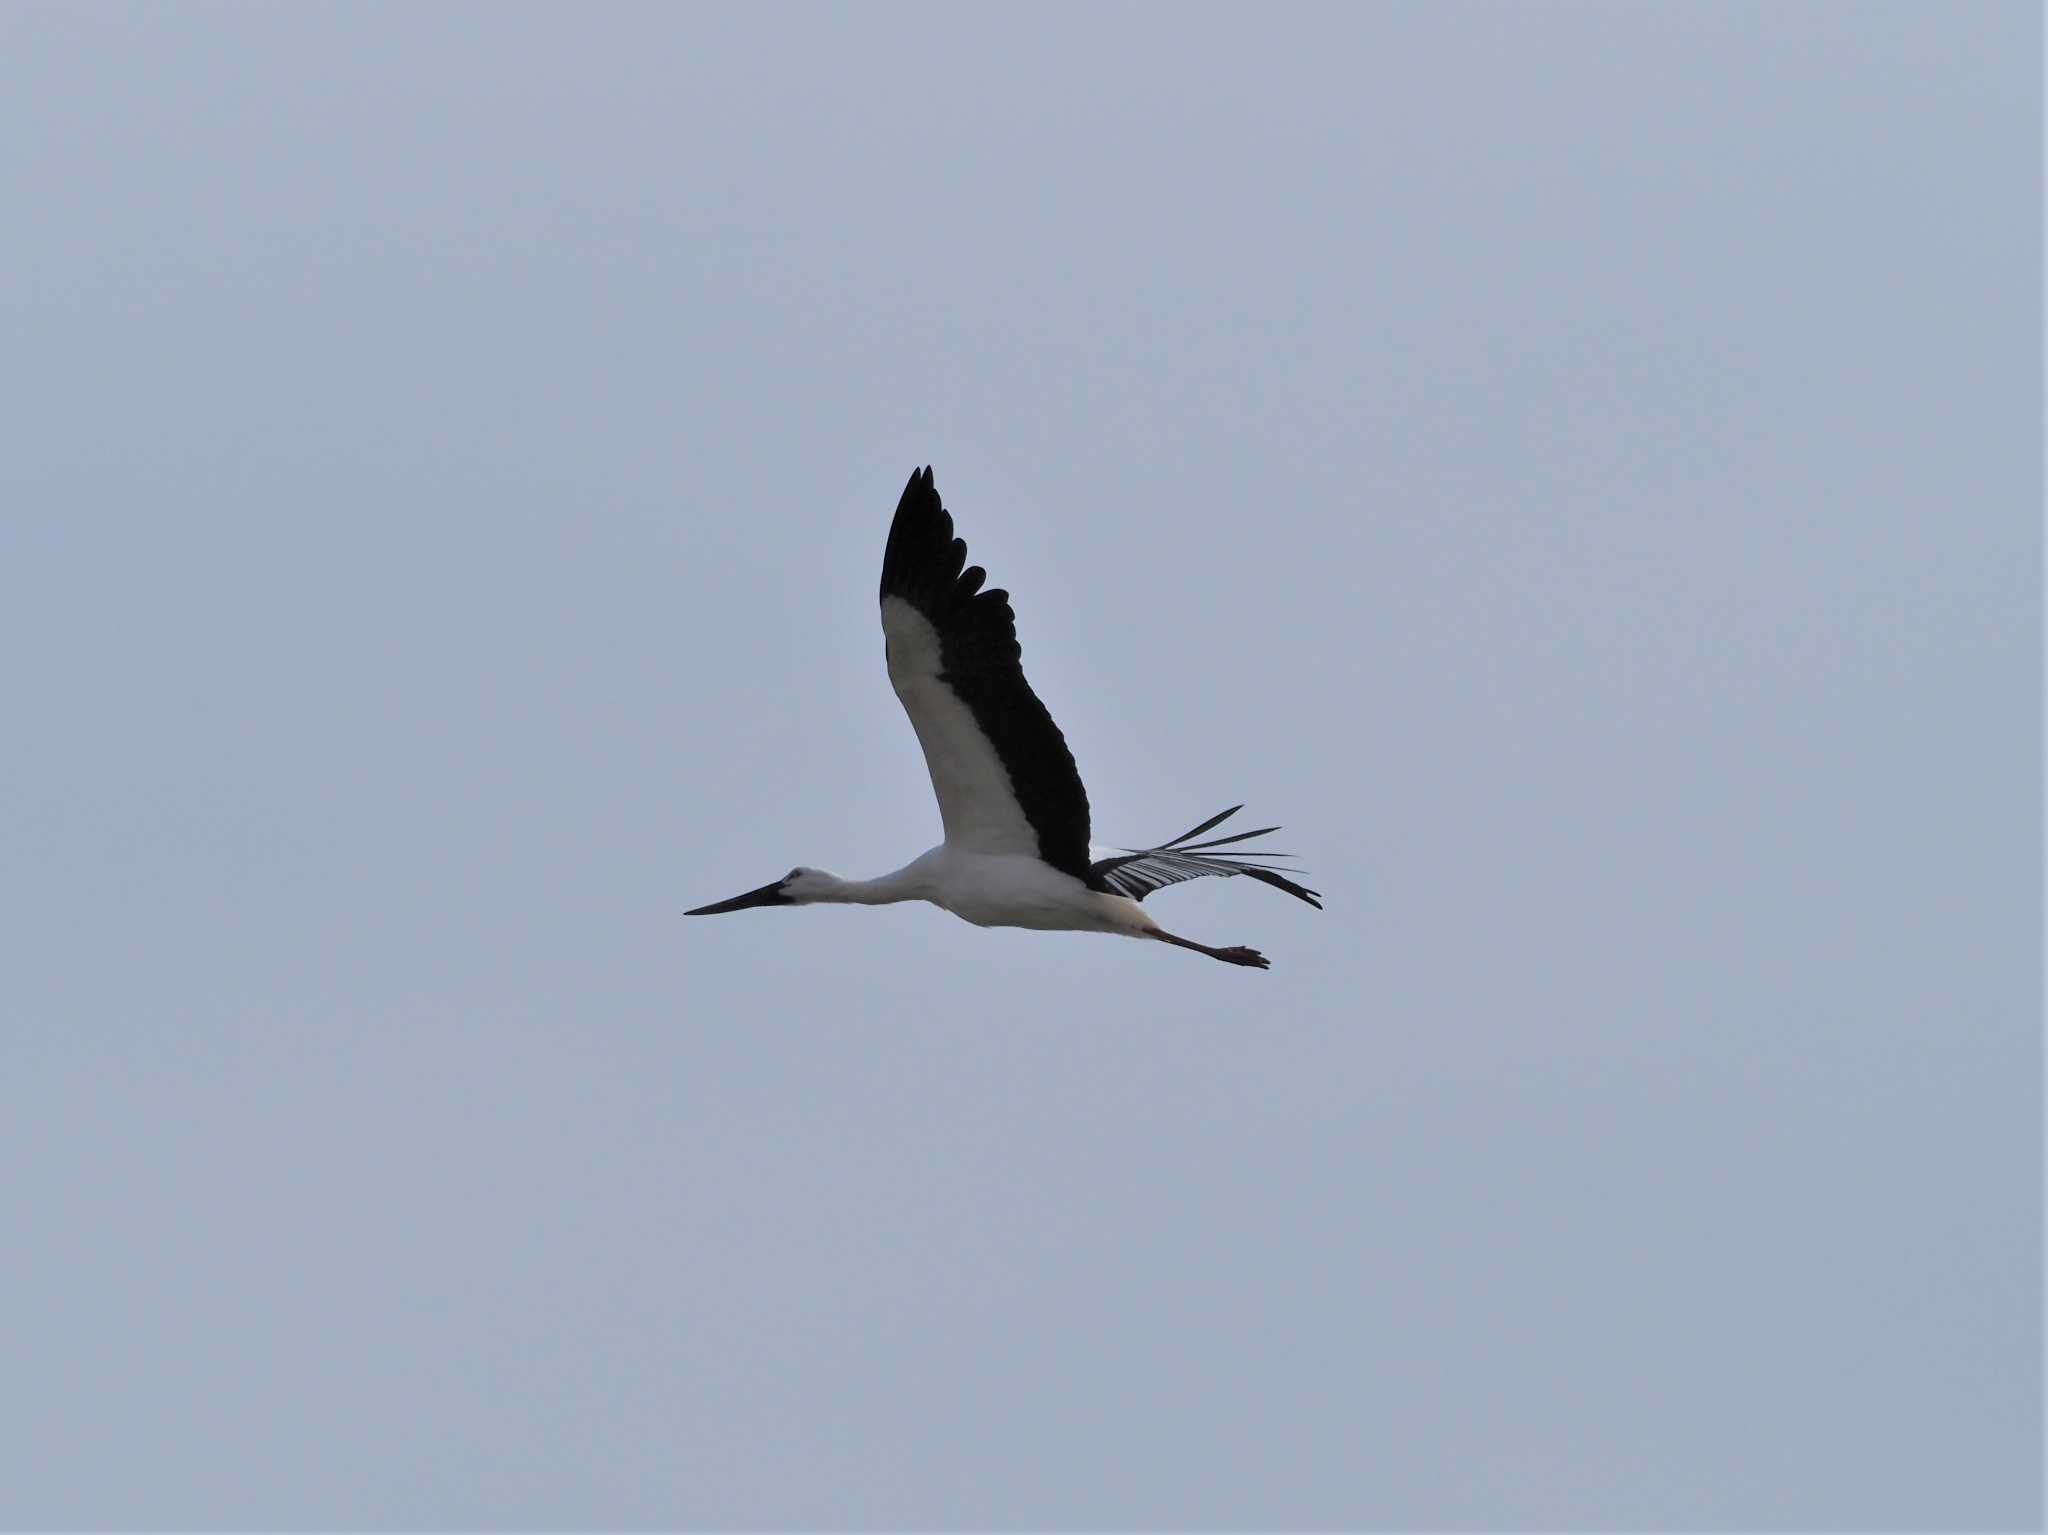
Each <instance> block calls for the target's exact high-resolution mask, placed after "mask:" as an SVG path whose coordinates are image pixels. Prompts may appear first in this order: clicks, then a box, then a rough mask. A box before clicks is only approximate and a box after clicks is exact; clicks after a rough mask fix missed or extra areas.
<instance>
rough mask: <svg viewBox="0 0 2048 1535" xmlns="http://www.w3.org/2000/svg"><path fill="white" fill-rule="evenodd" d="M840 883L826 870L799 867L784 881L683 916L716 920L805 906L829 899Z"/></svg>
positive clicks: (780, 880)
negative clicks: (765, 908)
mask: <svg viewBox="0 0 2048 1535" xmlns="http://www.w3.org/2000/svg"><path fill="white" fill-rule="evenodd" d="M838 884H839V881H838V880H837V879H836V878H834V877H833V876H832V875H830V874H827V873H826V872H825V871H824V870H823V869H807V868H805V867H804V866H803V865H802V864H798V865H797V866H796V867H795V868H794V869H791V870H790V871H789V872H788V873H787V874H785V875H783V876H782V878H781V879H778V880H774V881H771V882H770V883H768V884H766V885H763V886H762V887H761V888H760V889H759V890H749V891H748V892H747V893H746V894H745V895H736V896H734V897H733V898H732V899H731V900H729V901H713V902H712V903H711V904H710V905H709V906H699V907H697V908H695V909H694V910H692V911H686V912H684V913H683V915H684V916H686V917H715V916H717V915H718V914H719V913H720V912H727V911H745V910H746V909H747V908H748V907H749V906H802V905H804V904H805V903H807V902H810V901H822V900H824V899H826V897H827V896H829V895H830V894H831V893H832V891H833V890H834V888H836V887H837V886H838Z"/></svg>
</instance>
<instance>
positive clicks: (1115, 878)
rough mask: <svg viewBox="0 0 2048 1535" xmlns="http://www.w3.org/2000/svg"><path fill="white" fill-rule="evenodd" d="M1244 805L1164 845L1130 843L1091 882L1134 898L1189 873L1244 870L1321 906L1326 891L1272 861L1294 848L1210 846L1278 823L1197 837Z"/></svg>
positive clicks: (1091, 871)
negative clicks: (1201, 839)
mask: <svg viewBox="0 0 2048 1535" xmlns="http://www.w3.org/2000/svg"><path fill="white" fill-rule="evenodd" d="M1242 809H1244V806H1242V805H1232V806H1231V807H1230V808H1229V809H1228V810H1226V811H1224V812H1223V813H1222V814H1221V815H1212V816H1211V817H1209V819H1208V820H1206V821H1204V822H1203V823H1202V824H1201V825H1200V826H1197V827H1196V828H1195V829H1194V830H1193V831H1187V832H1182V833H1181V834H1180V835H1179V836H1178V837H1175V838H1174V839H1173V840H1172V841H1171V842H1168V843H1165V844H1163V845H1161V846H1159V847H1150V848H1143V849H1138V850H1129V849H1127V850H1126V851H1124V852H1122V853H1119V854H1118V855H1117V856H1116V857H1114V858H1104V859H1101V860H1099V861H1098V862H1096V863H1093V864H1090V865H1089V866H1088V884H1089V887H1090V888H1091V889H1095V890H1107V891H1111V892H1113V893H1115V894H1117V895H1127V896H1129V897H1130V898H1131V899H1132V900H1134V901H1142V900H1144V899H1145V897H1146V896H1148V895H1150V894H1151V893H1152V892H1153V891H1155V890H1159V889H1162V888H1164V887H1165V886H1167V885H1177V884H1179V883H1180V882H1181V881H1182V880H1184V879H1200V878H1201V877H1202V876H1203V875H1205V874H1217V875H1223V876H1226V877H1227V876H1229V875H1232V874H1243V875H1247V876H1249V877H1250V878H1252V879H1255V880H1258V881H1259V882H1260V883H1261V884H1266V885H1271V886H1272V887H1273V888H1274V889H1275V890H1285V891H1286V892H1287V893H1288V894H1289V895H1291V896H1294V897H1296V898H1298V899H1300V900H1304V901H1306V902H1308V903H1309V905H1311V906H1313V907H1315V908H1316V910H1318V911H1321V910H1322V907H1323V902H1322V892H1321V891H1317V890H1310V889H1308V888H1306V887H1305V886H1302V885H1297V884H1296V883H1295V882H1294V881H1293V880H1291V879H1289V878H1288V877H1287V876H1286V875H1285V874H1283V873H1281V872H1280V871H1279V870H1278V869H1276V868H1274V867H1273V864H1274V862H1275V861H1276V860H1278V859H1282V858H1292V857H1293V856H1294V855H1293V854H1292V853H1267V852H1242V853H1231V854H1228V855H1226V854H1223V853H1216V852H1211V851H1209V850H1210V849H1212V848H1219V847H1227V846H1228V845H1229V844H1231V843H1233V842H1248V841H1250V840H1251V839H1252V838H1253V837H1263V836H1265V835H1267V834H1268V833H1269V832H1276V831H1278V830H1279V829H1280V828H1279V827H1277V826H1262V827H1260V828H1259V829H1258V830H1257V831H1241V832H1238V833H1237V834H1236V835H1235V836H1230V837H1216V838H1214V839H1212V840H1211V841H1208V842H1196V841H1194V840H1193V839H1194V838H1196V837H1199V836H1201V835H1202V833H1203V832H1205V831H1210V830H1213V829H1214V828H1215V827H1218V826H1221V825H1222V824H1223V823H1224V822H1225V821H1227V820H1229V819H1230V818H1231V817H1232V816H1234V815H1236V814H1237V813H1238V811H1240V810H1242Z"/></svg>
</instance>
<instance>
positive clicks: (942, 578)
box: [881, 465, 1088, 877]
mask: <svg viewBox="0 0 2048 1535" xmlns="http://www.w3.org/2000/svg"><path fill="white" fill-rule="evenodd" d="M987 579H988V572H987V571H985V570H983V569H982V568H981V567H980V566H979V565H969V564H968V563H967V543H966V540H964V539H961V538H956V537H954V535H953V518H952V514H951V513H949V512H948V511H947V510H946V508H945V504H944V503H943V502H942V501H940V499H939V492H938V487H937V486H936V485H935V484H934V483H933V482H932V471H931V466H930V465H926V466H925V467H924V468H922V469H918V470H914V471H913V472H912V473H911V476H910V483H909V484H907V485H905V486H904V487H903V499H902V500H900V501H899V502H897V503H896V517H895V520H894V521H893V522H891V523H890V524H889V542H888V544H887V546H886V547H885V548H884V549H883V551H882V584H881V596H883V597H898V598H901V599H902V600H903V601H905V602H907V603H909V604H910V605H911V606H912V607H914V608H916V609H917V610H918V612H920V613H922V614H923V615H924V616H925V618H926V619H927V620H928V621H929V622H930V623H931V626H932V627H933V628H934V629H936V630H937V631H938V634H939V664H940V669H941V670H940V677H941V680H942V681H943V682H944V683H945V684H946V686H947V687H949V688H951V689H952V690H953V692H954V693H955V694H956V695H958V697H959V699H960V701H961V702H962V703H963V704H965V705H966V706H967V708H968V710H969V712H971V713H972V714H973V715H974V720H975V723H976V724H977V725H979V726H980V727H981V729H982V732H983V733H984V734H985V735H987V737H988V738H989V741H990V743H991V744H993V745H994V747H995V749H996V755H997V756H999V757H1001V758H1002V760H1003V766H1004V768H1005V769H1007V770H1008V772H1009V774H1010V787H1011V788H1012V790H1014V791H1015V793H1016V795H1017V802H1018V804H1019V805H1021V806H1022V807H1023V810H1024V818H1025V819H1026V820H1027V821H1029V822H1030V823H1031V829H1032V831H1033V832H1035V833H1036V834H1037V836H1038V856H1039V857H1040V858H1042V859H1044V860H1045V861H1046V862H1047V863H1049V864H1051V865H1052V866H1053V867H1054V868H1055V869H1059V870H1062V871H1064V872H1065V873H1068V874H1072V875H1075V876H1076V877H1081V876H1084V875H1085V874H1086V872H1087V869H1088V791H1087V789H1086V788H1084V787H1083V786H1082V783H1081V773H1080V770H1079V769H1078V768H1077V767H1075V765H1074V754H1073V753H1072V752H1071V751H1070V750H1069V749H1068V747H1067V738H1066V737H1065V736H1064V735H1062V734H1061V733H1060V727H1059V726H1058V725H1057V724H1055V723H1054V722H1053V717H1052V715H1051V713H1050V712H1049V711H1048V710H1047V709H1046V707H1045V705H1044V704H1043V703H1041V702H1039V699H1038V695H1037V694H1035V693H1033V692H1032V691H1031V684H1030V683H1029V682H1027V681H1025V680H1024V666H1023V655H1024V647H1023V646H1021V645H1019V644H1018V643H1017V615H1016V612H1015V610H1013V609H1012V608H1011V606H1010V594H1009V593H1008V592H1006V591H1004V590H1003V589H1002V588H1001V587H990V588H989V589H988V590H986V591H984V590H982V583H983V582H985V581H986V580H987Z"/></svg>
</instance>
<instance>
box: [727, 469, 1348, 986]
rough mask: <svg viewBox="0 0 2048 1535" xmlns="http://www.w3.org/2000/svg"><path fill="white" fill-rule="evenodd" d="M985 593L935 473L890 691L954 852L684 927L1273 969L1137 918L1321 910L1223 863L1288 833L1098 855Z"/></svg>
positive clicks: (907, 524) (1052, 734)
mask: <svg viewBox="0 0 2048 1535" xmlns="http://www.w3.org/2000/svg"><path fill="white" fill-rule="evenodd" d="M963 567H964V568H963ZM987 578H988V577H987V572H985V571H984V570H982V568H981V567H980V566H979V565H968V564H967V545H966V544H965V543H963V542H962V541H961V540H960V539H957V538H955V537H954V536H953V519H952V517H951V516H950V515H949V514H948V513H947V511H946V509H945V506H944V505H943V504H942V503H941V502H940V500H939V493H938V491H937V489H936V488H935V487H934V486H933V484H932V472H931V470H930V469H929V468H925V469H921V470H919V471H917V472H916V473H914V474H912V475H911V477H910V483H909V484H908V485H906V486H905V487H904V489H903V499H902V500H901V501H900V502H898V503H897V506H896V520H895V521H894V522H893V523H892V524H891V525H890V528H889V543H888V547H887V549H886V550H885V551H884V553H883V555H882V636H883V640H884V645H885V651H886V655H887V660H888V666H889V682H890V684H891V685H892V686H893V687H894V688H895V689H896V696H897V698H899V699H901V700H902V702H903V710H904V712H905V713H906V714H908V715H909V716H910V724H911V728H912V729H913V730H915V731H916V732H917V740H918V744H919V745H920V746H922V747H923V748H924V760H925V766H926V767H927V768H929V769H930V771H931V777H932V790H933V792H934V793H935V794H936V795H937V796H938V801H939V819H940V821H941V822H942V823H943V825H944V827H945V834H946V839H945V841H943V842H942V843H940V844H939V845H938V846H937V847H935V848H933V849H932V850H931V851H930V852H928V853H926V854H924V855H923V856H922V857H919V858H915V859H912V860H911V861H910V862H909V863H907V864H905V865H904V866H903V867H902V868H900V869H898V870H897V871H896V872H895V873H893V874H884V875H883V876H881V878H879V879H841V878H839V877H838V876H837V875H835V874H827V873H826V872H825V871H824V870H822V869H812V868H805V867H803V866H801V865H800V866H798V867H797V868H794V869H791V870H790V871H789V872H788V873H787V874H785V875H783V876H782V878H780V879H778V880H774V881H772V882H771V883H769V884H766V885H763V886H762V887H761V888H760V889H758V890H749V891H748V892H747V893H746V894H745V895H736V896H734V897H732V899H731V900H727V901H715V902H713V903H712V904H711V905H709V906H699V907H697V908H696V909H695V910H694V911H691V912H688V913H686V915H688V916H692V917H709V916H715V915H717V914H718V913H720V912H728V911H744V910H745V909H746V908H748V907H750V906H809V905H814V904H817V903H819V902H825V901H838V902H844V903H848V904H851V905H858V906H881V905H886V904H889V903H892V902H896V901H929V902H931V903H932V904H933V905H934V906H939V907H943V908H944V909H945V910H947V911H950V912H951V913H953V915H954V916H956V917H961V918H964V919H965V920H967V921H969V922H972V923H974V924H975V925H976V926H978V927H1031V928H1043V929H1053V930H1060V931H1072V932H1085V933H1121V934H1123V935H1124V936H1126V937H1130V938H1152V939H1157V940H1159V941H1160V942H1162V943H1170V944H1175V945H1178V946H1179V947H1181V948H1183V949H1193V950H1194V951H1195V952H1196V953H1197V954H1207V955H1208V956H1209V957H1210V958H1212V959H1220V960H1224V961H1226V962H1227V963H1229V964H1233V965H1251V966H1255V967H1256V968H1258V969H1261V970H1264V969H1266V968H1267V960H1266V957H1265V956H1264V955H1263V954H1260V953H1259V952H1258V950H1256V949H1248V948H1244V947H1242V946H1235V947H1231V948H1221V949H1219V948H1211V947H1210V946H1209V945H1208V944H1205V943H1196V942H1195V941H1194V940H1193V939H1190V938H1182V937H1179V936H1178V935H1176V934H1173V933H1169V932H1167V931H1166V930H1165V929H1164V928H1162V927H1161V926H1160V925H1159V924H1158V923H1157V922H1155V921H1153V920H1152V917H1151V914H1150V913H1148V912H1147V911H1146V910H1145V908H1144V907H1143V906H1142V905H1140V904H1139V903H1140V902H1141V901H1143V900H1144V899H1145V897H1146V896H1148V895H1150V894H1151V893H1152V892H1153V891H1155V890H1158V889H1160V888H1161V887H1163V886H1166V885H1173V884H1178V883H1180V882H1181V881H1182V880H1188V879H1197V878H1199V877H1201V876H1202V875H1205V874H1217V875H1234V874H1243V875H1246V876H1248V877H1250V878H1252V879H1255V880H1257V881H1259V882H1260V883H1262V884H1267V885H1271V886H1272V887H1273V888H1274V889H1276V890H1284V891H1286V892H1287V893H1288V894H1289V895H1291V896H1295V897H1297V898H1299V899H1300V900H1304V901H1306V902H1308V903H1309V905H1311V906H1314V907H1316V908H1318V909H1320V908H1321V907H1322V904H1323V903H1322V901H1321V899H1320V898H1319V895H1318V892H1316V891H1314V890H1309V889H1305V888H1304V887H1302V886H1301V885H1298V884H1296V883H1295V882H1294V881H1293V880H1292V879H1290V878H1288V877H1287V874H1285V873H1283V872H1281V870H1280V868H1279V867H1276V864H1277V862H1278V860H1281V859H1284V858H1287V857H1289V856H1291V855H1289V854H1285V853H1270V852H1253V851H1244V850H1233V851H1232V852H1230V853H1227V854H1226V853H1220V852H1217V851H1216V849H1218V848H1222V847H1229V846H1231V845H1232V844H1235V843H1241V842H1246V841H1249V840H1251V839H1252V838H1254V837H1263V836H1265V835H1267V834H1268V833H1270V832H1274V831H1277V830H1279V828H1278V827H1275V826H1265V827H1261V828H1259V829H1258V830H1256V831H1243V832H1238V833H1236V834H1235V835H1234V836H1226V837H1212V838H1209V839H1208V840H1207V841H1204V842H1197V841H1195V840H1194V839H1195V838H1197V837H1200V836H1202V835H1203V834H1204V833H1206V832H1209V831H1213V830H1214V829H1215V828H1216V827H1218V826H1220V825H1221V824H1222V823H1223V822H1224V821H1225V820H1226V819H1228V818H1229V817H1230V816H1233V815H1235V814H1236V813H1237V812H1238V811H1239V810H1241V809H1243V808H1244V807H1243V806H1241V805H1233V806H1231V807H1230V809H1228V810H1226V811H1224V812H1222V814H1220V815H1213V816H1211V817H1209V819H1208V820H1206V821H1204V822H1202V824H1201V825H1199V826H1197V827H1195V828H1194V829H1193V830H1191V831H1187V832H1184V833H1182V834H1181V835H1180V836H1178V837H1175V838H1174V839H1173V840H1172V841H1171V842H1162V843H1161V844H1159V846H1157V847H1148V848H1120V849H1117V850H1115V851H1107V852H1106V851H1102V850H1097V849H1091V848H1090V847H1089V845H1088V791H1087V790H1086V789H1084V788H1083V787H1082V786H1081V775H1080V773H1079V772H1078V771H1077V770H1076V769H1075V767H1074V757H1073V753H1072V752H1070V751H1068V750H1067V741H1066V737H1065V736H1063V735H1061V734H1060V728H1059V726H1057V725H1055V724H1054V723H1053V720H1052V716H1051V715H1050V714H1048V713H1047V712H1046V708H1045V705H1044V704H1042V703H1040V702H1039V701H1038V695H1037V694H1035V693H1033V692H1032V691H1031V685H1030V684H1029V683H1028V682H1026V681H1025V680H1024V668H1023V666H1022V664H1021V656H1022V654H1023V652H1022V650H1021V649H1020V648H1019V646H1018V644H1017V618H1016V614H1015V613H1013V612H1012V611H1011V608H1010V600H1009V594H1008V593H1006V592H1004V591H1001V590H997V589H991V590H988V591H983V590H982V582H983V581H985V580H986V579H987Z"/></svg>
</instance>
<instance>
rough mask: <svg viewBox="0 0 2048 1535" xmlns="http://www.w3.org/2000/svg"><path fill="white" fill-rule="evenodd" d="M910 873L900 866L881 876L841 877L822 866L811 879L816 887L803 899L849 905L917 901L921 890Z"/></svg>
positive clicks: (875, 904)
mask: <svg viewBox="0 0 2048 1535" xmlns="http://www.w3.org/2000/svg"><path fill="white" fill-rule="evenodd" d="M909 873H910V871H909V870H908V869H898V870H896V872H895V873H893V874H884V875H882V876H881V877H880V878H879V879H841V878H840V877H839V876H838V875H836V874H827V873H825V871H824V870H822V869H820V870H819V871H818V872H817V874H816V875H814V876H813V877H812V879H811V882H810V883H811V884H812V885H813V886H815V887H816V888H815V890H814V891H807V892H806V893H805V895H804V897H803V900H804V901H805V902H806V903H812V902H834V903H837V904H840V905H845V906H890V905H893V904H895V903H896V902H897V901H915V900H918V899H920V895H921V892H920V891H919V890H918V889H917V888H916V882H915V881H913V880H912V879H910V878H909V877H908V875H909Z"/></svg>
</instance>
